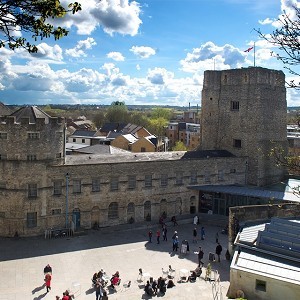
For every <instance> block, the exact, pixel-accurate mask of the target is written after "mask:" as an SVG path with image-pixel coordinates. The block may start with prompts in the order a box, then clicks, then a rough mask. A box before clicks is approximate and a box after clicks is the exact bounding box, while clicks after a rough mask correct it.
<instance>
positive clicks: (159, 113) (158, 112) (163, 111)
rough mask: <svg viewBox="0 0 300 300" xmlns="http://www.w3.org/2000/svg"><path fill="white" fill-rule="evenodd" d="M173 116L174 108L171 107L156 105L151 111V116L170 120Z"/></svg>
mask: <svg viewBox="0 0 300 300" xmlns="http://www.w3.org/2000/svg"><path fill="white" fill-rule="evenodd" d="M171 117H172V110H171V109H169V108H163V107H156V108H154V109H153V110H152V112H151V118H153V119H158V118H164V119H166V120H167V121H169V120H170V119H171Z"/></svg>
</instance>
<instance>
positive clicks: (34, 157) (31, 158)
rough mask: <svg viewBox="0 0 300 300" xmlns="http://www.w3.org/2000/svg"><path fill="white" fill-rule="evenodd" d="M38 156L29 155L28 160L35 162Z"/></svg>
mask: <svg viewBox="0 0 300 300" xmlns="http://www.w3.org/2000/svg"><path fill="white" fill-rule="evenodd" d="M36 159H37V158H36V154H28V155H27V160H29V161H33V160H36Z"/></svg>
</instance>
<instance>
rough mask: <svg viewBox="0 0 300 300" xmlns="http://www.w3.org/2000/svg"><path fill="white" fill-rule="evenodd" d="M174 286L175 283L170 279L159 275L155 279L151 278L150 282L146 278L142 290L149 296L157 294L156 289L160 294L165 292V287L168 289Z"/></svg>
mask: <svg viewBox="0 0 300 300" xmlns="http://www.w3.org/2000/svg"><path fill="white" fill-rule="evenodd" d="M174 286H175V284H174V281H173V280H172V279H169V280H166V279H165V278H162V277H159V278H158V279H157V280H153V282H152V283H151V282H150V281H149V280H147V283H146V285H145V288H144V291H145V293H146V294H147V295H149V296H155V295H157V293H158V291H159V292H160V293H161V294H165V293H166V291H167V288H168V289H170V288H172V287H174Z"/></svg>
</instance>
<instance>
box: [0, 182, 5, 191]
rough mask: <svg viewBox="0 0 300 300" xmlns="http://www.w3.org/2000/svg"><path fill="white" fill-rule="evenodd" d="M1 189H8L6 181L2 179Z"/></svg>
mask: <svg viewBox="0 0 300 300" xmlns="http://www.w3.org/2000/svg"><path fill="white" fill-rule="evenodd" d="M0 189H6V182H5V181H0Z"/></svg>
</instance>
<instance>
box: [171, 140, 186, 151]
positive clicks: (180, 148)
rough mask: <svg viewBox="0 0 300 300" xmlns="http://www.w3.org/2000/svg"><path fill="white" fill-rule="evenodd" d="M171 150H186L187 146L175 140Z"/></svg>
mask: <svg viewBox="0 0 300 300" xmlns="http://www.w3.org/2000/svg"><path fill="white" fill-rule="evenodd" d="M172 151H187V147H186V146H185V144H184V143H183V142H181V141H178V142H176V144H175V146H174V147H173V148H172Z"/></svg>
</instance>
